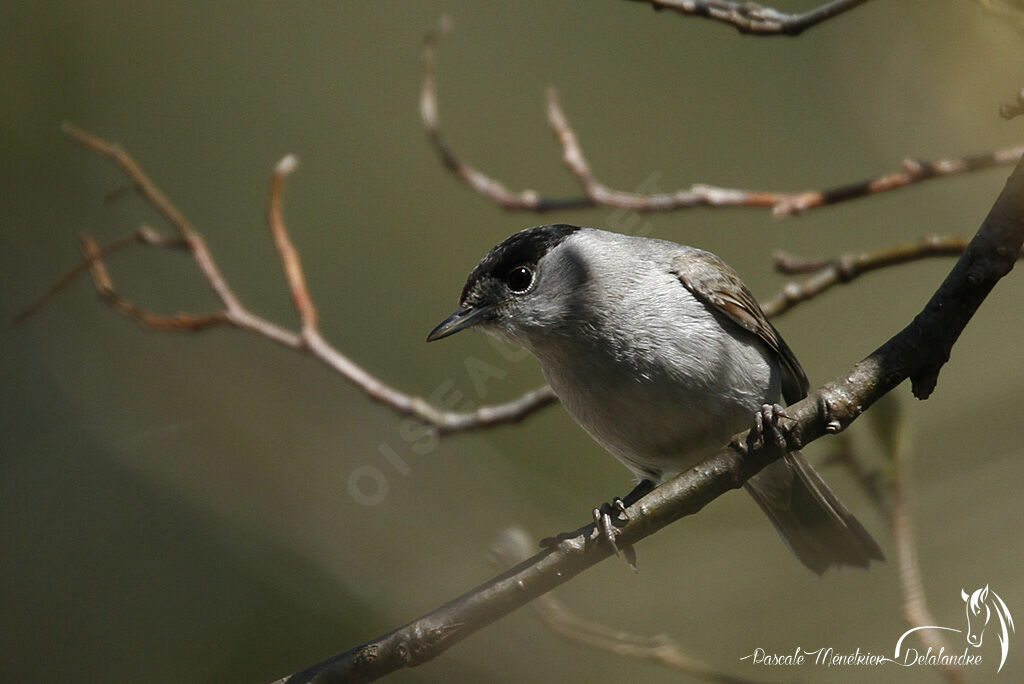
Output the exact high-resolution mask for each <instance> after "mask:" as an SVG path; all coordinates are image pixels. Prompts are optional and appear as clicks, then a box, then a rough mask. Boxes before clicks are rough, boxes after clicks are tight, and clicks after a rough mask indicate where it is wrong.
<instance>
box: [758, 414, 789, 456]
mask: <svg viewBox="0 0 1024 684" xmlns="http://www.w3.org/2000/svg"><path fill="white" fill-rule="evenodd" d="M782 418H785V419H787V420H791V418H790V417H789V414H787V413H786V409H784V408H782V407H781V406H780V405H778V404H762V405H761V408H760V409H759V410H758V411H757V412H755V413H754V428H753V429H752V430H751V432H750V445H751V446H752V447H753V448H754V449H760V448H762V447H765V446H774V447H775V448H777V449H785V448H786V435H785V434H784V433H783V431H782V428H781V427H780V426H779V421H780V419H782Z"/></svg>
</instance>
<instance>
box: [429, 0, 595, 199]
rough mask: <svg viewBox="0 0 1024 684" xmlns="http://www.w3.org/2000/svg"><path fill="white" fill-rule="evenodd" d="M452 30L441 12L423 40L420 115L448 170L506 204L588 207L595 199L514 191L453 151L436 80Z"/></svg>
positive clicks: (471, 186) (484, 194)
mask: <svg viewBox="0 0 1024 684" xmlns="http://www.w3.org/2000/svg"><path fill="white" fill-rule="evenodd" d="M449 31H451V20H449V18H448V17H447V16H442V17H441V19H440V21H438V24H437V27H436V28H435V29H434V30H433V31H430V32H429V33H427V35H426V37H425V38H424V40H423V55H422V61H423V75H422V84H421V87H420V119H421V120H422V121H423V127H424V128H425V129H426V131H427V136H428V138H429V139H430V142H431V144H433V146H434V149H435V150H436V151H437V154H438V156H440V157H441V161H442V162H443V163H444V165H445V167H447V168H448V170H449V171H451V172H452V173H454V174H455V175H456V176H457V177H458V178H459V179H460V180H461V181H462V182H463V183H465V184H466V185H468V186H469V187H470V189H472V190H473V191H474V192H476V193H478V194H480V195H483V196H484V197H486V198H487V199H489V200H491V201H492V202H495V203H496V204H498V205H500V206H502V207H504V208H505V209H518V210H528V211H539V212H544V211H552V210H556V209H578V208H581V207H589V206H592V205H593V202H591V201H590V199H589V198H586V197H570V198H566V199H558V198H546V197H541V196H540V195H539V194H538V193H537V192H536V191H535V190H522V191H520V192H513V191H512V190H509V189H508V188H507V187H506V186H505V185H504V183H502V182H501V181H498V180H495V179H493V178H491V177H490V176H488V175H486V174H484V173H482V172H481V171H478V170H477V169H475V168H473V167H472V166H470V165H469V164H466V163H464V162H462V161H460V160H459V158H458V157H456V156H455V153H454V152H452V149H451V147H450V146H449V145H448V143H447V141H446V140H445V139H444V136H443V135H442V134H441V118H440V115H439V114H438V111H437V86H436V84H435V81H434V63H435V62H436V61H437V46H438V43H439V42H440V41H441V39H442V38H443V37H444V36H446V35H447V34H448V32H449Z"/></svg>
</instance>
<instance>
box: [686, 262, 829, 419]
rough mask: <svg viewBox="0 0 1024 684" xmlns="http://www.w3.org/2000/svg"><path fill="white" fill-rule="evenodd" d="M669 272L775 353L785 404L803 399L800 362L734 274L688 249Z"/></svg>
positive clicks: (804, 381) (804, 384)
mask: <svg viewBox="0 0 1024 684" xmlns="http://www.w3.org/2000/svg"><path fill="white" fill-rule="evenodd" d="M672 272H673V273H674V274H675V275H676V276H678V277H679V281H680V282H681V283H682V284H683V285H684V286H686V289H687V290H689V291H690V292H692V293H693V295H694V296H695V297H696V298H697V299H699V300H700V301H701V302H703V303H704V304H705V306H708V307H710V308H711V309H712V310H714V311H717V312H718V313H720V314H722V315H724V316H725V317H726V318H728V319H729V320H730V321H732V322H733V323H735V324H736V325H738V326H739V327H741V328H743V329H744V330H746V331H747V332H749V333H752V334H754V335H756V336H757V337H758V338H759V339H760V340H761V341H762V342H764V343H765V344H766V345H768V348H769V349H771V350H772V351H773V352H775V354H776V355H777V357H778V359H779V361H780V364H779V367H780V370H781V372H782V396H783V397H784V398H785V400H786V403H787V404H792V403H793V402H795V401H799V400H801V399H803V398H804V397H806V396H807V390H808V389H809V385H808V382H807V376H806V375H805V374H804V369H803V368H801V367H800V362H799V361H797V360H796V356H794V355H793V352H792V351H791V350H790V348H789V347H788V346H787V345H786V343H785V341H783V339H782V336H781V335H779V331H778V330H776V329H775V326H773V325H772V324H771V323H769V322H768V319H767V318H765V315H764V312H763V311H761V307H760V306H759V305H758V303H757V300H755V299H754V296H753V295H752V294H750V290H748V289H747V286H746V285H744V284H743V281H742V280H740V277H739V276H738V275H736V272H735V271H733V270H732V269H731V268H729V266H728V265H726V263H725V262H724V261H722V260H721V259H719V258H718V257H716V256H715V255H714V254H712V253H710V252H705V251H704V250H702V249H693V248H689V249H687V250H686V252H685V253H683V254H681V255H680V256H678V257H676V258H675V259H674V260H673V262H672Z"/></svg>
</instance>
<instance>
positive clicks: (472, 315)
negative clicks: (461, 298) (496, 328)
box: [427, 306, 493, 342]
mask: <svg viewBox="0 0 1024 684" xmlns="http://www.w3.org/2000/svg"><path fill="white" fill-rule="evenodd" d="M492 308H493V307H490V306H481V307H472V306H459V308H457V309H456V310H455V311H454V312H453V313H452V315H451V316H449V317H448V318H446V319H444V320H443V321H441V323H440V325H438V326H437V327H436V328H434V329H433V330H431V331H430V334H429V335H427V342H433V341H434V340H440V339H441V338H443V337H448V336H449V335H454V334H455V333H457V332H459V331H460V330H462V329H463V328H468V327H470V326H471V325H475V324H476V323H479V322H480V319H481V318H482V317H483V316H484V315H485V314H487V313H489V312H490V311H491V309H492Z"/></svg>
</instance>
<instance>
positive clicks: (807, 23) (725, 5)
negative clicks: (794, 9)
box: [633, 0, 867, 36]
mask: <svg viewBox="0 0 1024 684" xmlns="http://www.w3.org/2000/svg"><path fill="white" fill-rule="evenodd" d="M633 1H634V2H644V3H650V4H651V5H652V6H653V7H654V9H656V10H666V9H667V10H672V11H675V12H678V13H680V14H685V15H687V16H697V17H704V18H705V19H712V20H714V21H720V22H722V23H725V24H729V25H730V26H733V27H735V28H736V30H738V31H739V32H740V33H744V34H752V35H757V36H798V35H800V34H801V33H803V32H804V31H806V30H807V29H809V28H811V27H812V26H817V25H818V24H820V23H822V22H824V21H827V20H829V19H832V18H834V17H837V16H839V15H840V14H842V13H843V12H848V11H850V10H852V9H853V8H855V7H858V6H859V5H863V4H864V3H865V2H867V0H832V2H826V3H825V4H824V5H822V6H821V7H817V8H815V9H812V10H808V11H807V12H802V13H800V14H787V13H785V12H780V11H778V10H777V9H774V8H772V7H763V6H761V5H758V4H756V3H753V2H747V1H746V0H633Z"/></svg>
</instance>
